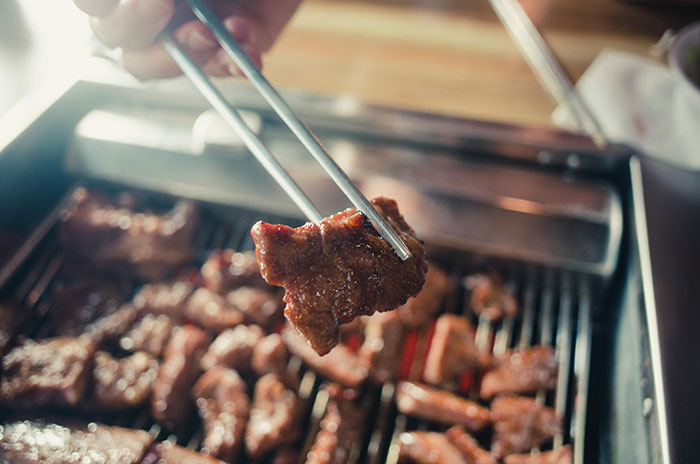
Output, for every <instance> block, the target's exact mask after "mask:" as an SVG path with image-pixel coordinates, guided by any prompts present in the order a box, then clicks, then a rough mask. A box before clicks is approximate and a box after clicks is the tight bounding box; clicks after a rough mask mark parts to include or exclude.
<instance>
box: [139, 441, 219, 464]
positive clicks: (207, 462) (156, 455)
mask: <svg viewBox="0 0 700 464" xmlns="http://www.w3.org/2000/svg"><path fill="white" fill-rule="evenodd" d="M141 464H225V463H224V461H219V460H218V459H216V458H213V457H211V456H207V455H206V454H202V453H198V452H196V451H192V450H189V449H187V448H183V447H182V446H178V445H176V444H174V443H172V442H169V441H164V442H161V443H158V444H157V445H155V446H154V447H152V448H151V449H150V450H149V451H148V453H146V456H145V457H144V458H143V461H141Z"/></svg>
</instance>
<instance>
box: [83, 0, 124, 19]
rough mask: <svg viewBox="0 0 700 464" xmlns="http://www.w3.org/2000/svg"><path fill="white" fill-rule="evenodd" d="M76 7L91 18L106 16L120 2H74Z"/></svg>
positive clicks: (92, 0) (85, 0)
mask: <svg viewBox="0 0 700 464" xmlns="http://www.w3.org/2000/svg"><path fill="white" fill-rule="evenodd" d="M73 3H75V6H77V7H78V8H80V9H81V10H83V11H84V12H85V13H87V14H89V15H90V16H105V15H107V14H109V13H110V12H111V11H112V10H113V9H114V8H115V7H116V6H117V4H118V3H119V0H73Z"/></svg>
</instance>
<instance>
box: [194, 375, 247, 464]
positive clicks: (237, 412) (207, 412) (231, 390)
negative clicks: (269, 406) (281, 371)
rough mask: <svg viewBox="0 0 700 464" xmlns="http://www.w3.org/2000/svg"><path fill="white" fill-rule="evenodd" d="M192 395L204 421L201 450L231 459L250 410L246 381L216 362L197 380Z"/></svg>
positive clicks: (240, 442) (224, 458)
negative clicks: (214, 365) (216, 364)
mask: <svg viewBox="0 0 700 464" xmlns="http://www.w3.org/2000/svg"><path fill="white" fill-rule="evenodd" d="M192 395H193V397H194V398H195V401H196V403H197V408H198V409H199V415H200V417H201V418H202V422H203V423H204V431H205V435H204V442H203V443H202V452H203V453H205V454H210V455H212V456H215V457H217V458H221V459H223V460H224V461H229V462H232V461H233V460H234V459H235V457H236V453H237V452H238V450H239V449H240V447H241V444H242V443H243V433H244V431H245V427H246V421H247V420H248V414H249V413H250V401H249V400H248V395H247V394H246V384H245V382H243V380H241V378H240V377H239V376H238V374H236V371H234V370H231V369H228V368H225V367H222V366H216V367H214V368H212V369H210V370H208V371H207V372H205V373H204V374H203V375H202V376H201V377H200V378H199V380H197V383H196V384H195V386H194V388H193V389H192Z"/></svg>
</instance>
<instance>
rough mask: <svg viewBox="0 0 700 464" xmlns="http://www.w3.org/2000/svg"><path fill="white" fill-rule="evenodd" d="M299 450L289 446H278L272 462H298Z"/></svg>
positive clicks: (278, 463) (294, 463) (283, 463)
mask: <svg viewBox="0 0 700 464" xmlns="http://www.w3.org/2000/svg"><path fill="white" fill-rule="evenodd" d="M299 454H300V453H299V450H297V449H294V448H293V447H291V446H287V447H282V448H279V449H278V450H277V451H275V457H274V458H273V459H272V464H297V463H298V462H299Z"/></svg>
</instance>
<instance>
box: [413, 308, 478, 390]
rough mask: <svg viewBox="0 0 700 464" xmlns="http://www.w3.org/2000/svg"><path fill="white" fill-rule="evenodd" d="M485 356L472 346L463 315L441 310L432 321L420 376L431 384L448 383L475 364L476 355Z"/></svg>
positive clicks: (471, 331)
mask: <svg viewBox="0 0 700 464" xmlns="http://www.w3.org/2000/svg"><path fill="white" fill-rule="evenodd" d="M486 356H487V355H486V354H482V353H479V350H478V349H477V348H476V345H475V344H474V329H473V328H472V325H471V324H470V323H469V321H468V320H467V319H466V318H464V317H462V316H457V315H455V314H443V315H442V316H440V317H439V318H438V320H437V322H436V323H435V332H434V333H433V338H432V340H431V342H430V350H429V351H428V356H427V358H426V360H425V370H424V371H423V378H424V379H425V381H426V382H428V383H431V384H433V385H442V384H447V383H450V382H452V381H454V380H456V379H457V377H459V376H460V375H461V374H463V373H465V372H468V371H471V370H474V369H476V368H478V367H479V365H480V359H482V358H485V357H486Z"/></svg>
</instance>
